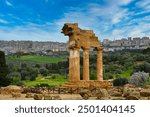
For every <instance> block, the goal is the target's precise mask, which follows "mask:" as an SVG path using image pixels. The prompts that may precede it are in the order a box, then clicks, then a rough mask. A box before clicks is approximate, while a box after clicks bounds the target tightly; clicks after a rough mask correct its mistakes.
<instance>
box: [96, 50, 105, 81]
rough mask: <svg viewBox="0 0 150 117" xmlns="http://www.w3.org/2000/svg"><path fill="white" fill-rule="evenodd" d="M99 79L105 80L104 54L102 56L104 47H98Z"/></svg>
mask: <svg viewBox="0 0 150 117" xmlns="http://www.w3.org/2000/svg"><path fill="white" fill-rule="evenodd" d="M96 66H97V70H96V71H97V80H98V81H102V80H103V56H102V48H98V49H97V65H96Z"/></svg>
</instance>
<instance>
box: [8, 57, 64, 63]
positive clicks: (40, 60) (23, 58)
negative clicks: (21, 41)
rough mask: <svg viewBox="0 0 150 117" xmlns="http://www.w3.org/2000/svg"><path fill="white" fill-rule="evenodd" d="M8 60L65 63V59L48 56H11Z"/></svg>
mask: <svg viewBox="0 0 150 117" xmlns="http://www.w3.org/2000/svg"><path fill="white" fill-rule="evenodd" d="M7 60H13V61H15V60H17V61H30V62H38V63H58V62H61V61H64V59H63V58H50V57H47V56H36V55H25V56H20V57H16V56H9V57H7Z"/></svg>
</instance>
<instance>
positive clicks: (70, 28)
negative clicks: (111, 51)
mask: <svg viewBox="0 0 150 117" xmlns="http://www.w3.org/2000/svg"><path fill="white" fill-rule="evenodd" d="M62 33H64V35H65V36H69V42H68V48H69V52H70V56H69V81H70V82H77V83H78V85H80V83H81V82H82V83H83V82H84V83H85V82H86V83H88V85H91V83H93V82H94V83H95V82H103V62H102V50H103V49H102V46H101V45H100V42H99V40H98V37H97V36H96V35H95V33H94V32H93V31H92V30H82V29H80V28H79V27H78V24H77V23H73V24H71V23H66V24H64V26H63V28H62ZM90 48H95V49H96V50H97V65H96V66H97V70H96V73H97V79H96V80H95V81H91V80H90V76H89V51H90ZM80 49H82V50H83V80H81V79H80Z"/></svg>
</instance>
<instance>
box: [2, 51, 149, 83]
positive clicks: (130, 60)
mask: <svg viewBox="0 0 150 117" xmlns="http://www.w3.org/2000/svg"><path fill="white" fill-rule="evenodd" d="M81 53H82V52H81ZM149 54H150V49H149V48H148V49H145V50H123V51H116V52H105V53H103V63H104V66H103V68H104V79H105V80H108V79H113V80H114V83H115V84H116V85H118V86H119V85H124V84H125V83H126V82H127V81H129V82H132V79H134V78H135V77H134V78H133V76H134V74H135V73H140V72H143V73H145V74H148V73H149V74H150V56H149ZM62 55H63V52H61V54H60V55H59V54H57V57H56V56H39V55H30V54H29V55H20V56H18V55H12V56H6V63H7V65H6V64H5V65H4V66H5V67H3V66H2V63H1V66H0V69H1V74H2V71H3V70H2V69H4V68H5V70H4V71H7V73H6V72H5V74H4V75H1V76H0V77H2V76H3V77H5V80H6V79H8V81H9V82H5V84H3V85H8V84H16V85H27V86H32V85H34V86H35V85H39V84H40V83H41V84H48V85H50V86H54V85H55V86H56V85H60V84H63V83H65V82H66V81H67V79H68V73H69V63H68V58H67V57H68V56H66V55H67V53H66V52H65V53H64V55H65V56H66V57H64V56H63V57H62ZM82 58H83V57H82V54H81V58H80V64H81V72H80V73H81V75H80V76H81V79H82V75H83V73H82V72H83V70H82V68H83V67H82V65H83V59H82ZM1 59H2V58H1ZM3 60H4V59H3ZM4 63H5V62H3V64H4ZM1 79H2V78H1ZM90 79H91V80H95V79H96V51H95V52H92V53H90ZM135 79H137V78H135ZM145 81H146V83H147V84H149V83H150V80H149V77H148V78H147V79H146V80H144V84H145ZM3 83H4V82H3ZM132 83H133V82H132ZM1 86H2V85H1Z"/></svg>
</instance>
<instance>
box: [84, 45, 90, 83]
mask: <svg viewBox="0 0 150 117" xmlns="http://www.w3.org/2000/svg"><path fill="white" fill-rule="evenodd" d="M83 80H89V48H83Z"/></svg>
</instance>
